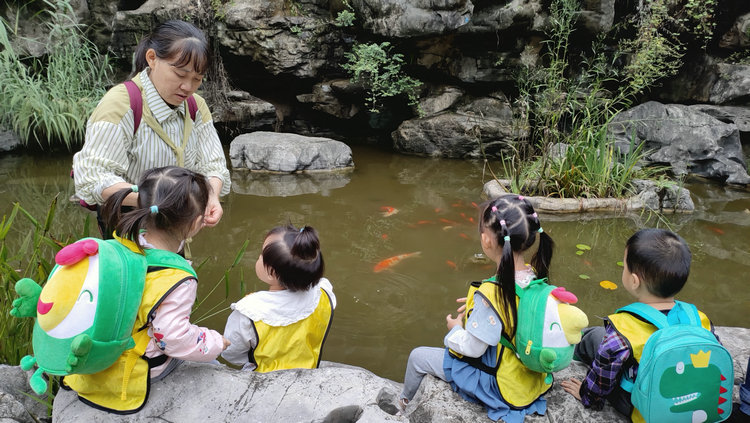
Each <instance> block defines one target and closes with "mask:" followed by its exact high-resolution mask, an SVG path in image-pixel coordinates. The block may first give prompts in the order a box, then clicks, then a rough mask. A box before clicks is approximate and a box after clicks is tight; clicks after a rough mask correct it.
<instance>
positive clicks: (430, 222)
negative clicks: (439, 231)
mask: <svg viewBox="0 0 750 423" xmlns="http://www.w3.org/2000/svg"><path fill="white" fill-rule="evenodd" d="M432 223H435V222H433V221H432V220H420V221H418V222H417V225H429V224H432Z"/></svg>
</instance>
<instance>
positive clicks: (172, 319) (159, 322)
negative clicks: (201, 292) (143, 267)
mask: <svg viewBox="0 0 750 423" xmlns="http://www.w3.org/2000/svg"><path fill="white" fill-rule="evenodd" d="M197 289H198V283H197V281H196V280H195V279H190V280H187V281H185V282H183V283H182V284H180V285H179V286H178V287H177V288H175V289H174V290H173V291H172V292H171V293H170V294H169V295H167V297H166V298H165V299H164V301H162V303H161V305H160V306H159V308H157V309H156V316H155V317H154V319H153V320H152V321H151V325H150V327H149V329H148V331H149V332H148V333H149V335H150V336H151V342H150V343H149V346H148V349H147V352H146V355H149V356H150V354H149V352H151V351H153V352H156V351H155V350H156V349H158V350H161V352H162V354H166V355H168V356H170V357H174V358H179V359H182V360H186V361H204V362H205V361H213V360H215V359H216V358H217V357H218V356H219V354H220V353H221V351H222V349H223V348H224V343H223V341H222V337H221V334H220V333H219V332H217V331H215V330H211V329H207V328H204V327H201V326H197V325H194V324H192V323H190V312H191V311H192V308H193V303H195V297H196V291H197Z"/></svg>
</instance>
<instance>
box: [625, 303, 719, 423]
mask: <svg viewBox="0 0 750 423" xmlns="http://www.w3.org/2000/svg"><path fill="white" fill-rule="evenodd" d="M617 311H618V312H620V311H625V312H629V313H631V314H634V315H636V316H640V317H642V318H643V319H645V320H646V321H648V322H650V323H651V324H653V325H654V326H656V327H657V328H658V329H657V331H656V332H654V333H653V334H651V336H650V337H649V338H648V340H647V341H646V345H645V346H644V348H643V353H642V354H641V360H640V363H639V366H638V374H637V375H636V377H635V381H632V380H629V379H626V378H623V379H622V381H621V386H622V388H623V389H624V390H625V391H628V392H631V402H632V403H633V405H634V406H635V408H637V409H638V411H639V412H640V413H641V415H642V416H643V418H644V419H645V420H646V421H647V422H706V423H711V422H720V421H723V420H726V419H727V418H728V417H729V415H730V413H731V412H732V388H733V384H734V365H733V362H732V356H731V355H730V354H729V351H727V350H726V348H724V347H723V346H722V345H721V344H720V343H719V341H717V340H716V337H715V336H714V334H713V333H711V331H709V330H707V329H705V328H703V327H702V326H701V318H700V315H699V314H698V310H697V309H696V308H695V306H694V305H693V304H689V303H684V302H682V301H675V306H674V307H673V308H672V310H670V312H669V314H668V315H666V316H665V315H664V314H663V313H661V312H659V311H657V310H656V309H654V308H653V307H650V306H648V305H646V304H643V303H633V304H629V305H627V306H625V307H623V308H621V309H619V310H617Z"/></svg>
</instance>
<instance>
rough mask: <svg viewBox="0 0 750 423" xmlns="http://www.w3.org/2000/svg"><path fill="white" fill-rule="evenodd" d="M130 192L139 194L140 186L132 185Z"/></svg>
mask: <svg viewBox="0 0 750 423" xmlns="http://www.w3.org/2000/svg"><path fill="white" fill-rule="evenodd" d="M130 190H131V191H133V192H138V185H131V186H130Z"/></svg>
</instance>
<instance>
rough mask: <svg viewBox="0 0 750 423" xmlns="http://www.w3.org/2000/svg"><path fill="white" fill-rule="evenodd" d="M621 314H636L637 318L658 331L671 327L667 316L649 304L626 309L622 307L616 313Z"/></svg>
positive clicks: (633, 304)
mask: <svg viewBox="0 0 750 423" xmlns="http://www.w3.org/2000/svg"><path fill="white" fill-rule="evenodd" d="M620 312H626V313H630V314H634V315H636V316H639V317H642V318H643V319H645V320H646V321H647V322H649V323H651V324H652V325H654V326H656V327H657V328H658V329H663V328H665V327H667V326H669V322H668V321H667V316H665V315H664V313H662V312H660V311H658V310H657V309H655V308H653V307H651V306H650V305H648V304H644V303H632V304H628V305H626V306H625V307H621V308H619V309H617V311H616V313H620Z"/></svg>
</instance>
